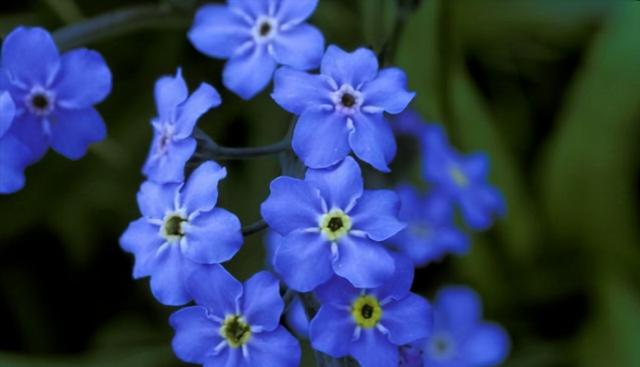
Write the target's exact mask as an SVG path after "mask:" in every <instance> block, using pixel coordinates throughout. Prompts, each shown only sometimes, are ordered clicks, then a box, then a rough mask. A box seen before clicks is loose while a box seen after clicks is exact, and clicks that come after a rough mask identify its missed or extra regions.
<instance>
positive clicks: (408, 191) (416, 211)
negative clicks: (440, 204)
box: [395, 184, 423, 222]
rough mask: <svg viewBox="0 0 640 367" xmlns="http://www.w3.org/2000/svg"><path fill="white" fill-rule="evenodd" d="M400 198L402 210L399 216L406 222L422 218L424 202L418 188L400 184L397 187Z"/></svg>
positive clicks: (396, 190)
mask: <svg viewBox="0 0 640 367" xmlns="http://www.w3.org/2000/svg"><path fill="white" fill-rule="evenodd" d="M395 192H396V194H398V198H400V211H399V212H398V217H399V218H400V219H401V220H403V221H406V222H413V221H415V220H418V219H420V220H421V219H422V215H421V214H422V209H423V203H422V200H421V199H422V198H421V195H420V194H419V193H418V190H417V189H416V188H415V187H413V186H411V185H407V184H401V185H398V186H397V187H396V188H395Z"/></svg>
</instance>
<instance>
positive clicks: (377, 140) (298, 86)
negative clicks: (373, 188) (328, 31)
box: [272, 46, 415, 172]
mask: <svg viewBox="0 0 640 367" xmlns="http://www.w3.org/2000/svg"><path fill="white" fill-rule="evenodd" d="M414 96H415V93H412V92H409V91H408V90H407V77H406V75H405V73H404V72H403V71H402V70H400V69H398V68H385V69H382V70H379V65H378V59H377V57H376V55H375V54H374V53H373V52H372V51H371V50H368V49H364V48H361V49H358V50H356V51H354V52H352V53H347V52H345V51H343V50H342V49H340V48H338V47H336V46H329V48H328V49H327V52H326V53H325V55H324V57H323V59H322V65H321V67H320V75H315V74H308V73H305V72H302V71H297V70H293V69H291V68H281V69H279V70H278V71H277V72H276V76H275V79H274V91H273V94H272V97H273V99H274V100H275V101H276V102H277V103H278V104H279V105H280V106H281V107H282V108H284V109H285V110H287V111H289V112H291V113H293V114H296V115H298V116H299V117H298V122H297V124H296V127H295V130H294V132H293V139H292V145H293V150H294V151H295V152H296V154H297V155H298V156H299V157H300V158H301V159H302V161H303V162H304V164H305V165H306V166H307V167H310V168H326V167H329V166H332V165H334V164H336V163H338V162H340V161H341V160H343V159H344V158H345V157H346V156H347V155H348V154H349V152H350V151H352V150H353V152H354V154H355V155H356V156H357V157H358V158H360V159H362V160H363V161H365V162H367V163H369V164H370V165H372V166H373V167H374V168H376V169H377V170H380V171H383V172H389V171H390V169H389V163H390V162H391V161H392V160H393V158H394V157H395V155H396V141H395V137H394V136H393V132H392V130H391V127H390V124H389V122H388V121H387V119H386V118H385V113H389V114H397V113H400V112H402V111H403V110H404V109H405V108H406V107H407V105H408V104H409V102H411V100H412V99H413V97H414Z"/></svg>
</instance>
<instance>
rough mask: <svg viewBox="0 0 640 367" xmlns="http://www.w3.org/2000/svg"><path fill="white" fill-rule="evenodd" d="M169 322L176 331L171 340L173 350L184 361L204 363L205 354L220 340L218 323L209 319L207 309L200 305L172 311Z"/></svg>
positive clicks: (209, 352)
mask: <svg viewBox="0 0 640 367" xmlns="http://www.w3.org/2000/svg"><path fill="white" fill-rule="evenodd" d="M169 323H170V324H171V327H173V328H174V330H175V332H176V334H175V336H174V337H173V340H172V342H171V345H172V347H173V351H174V352H175V353H176V356H178V358H180V359H181V360H182V361H184V362H189V363H198V364H202V363H204V361H205V360H206V356H207V355H209V354H211V351H212V350H213V349H214V348H215V347H216V346H217V345H218V344H220V342H222V337H221V336H220V332H219V331H218V329H219V328H220V325H216V324H215V323H214V322H213V321H212V320H211V319H209V318H208V317H207V310H206V309H205V308H203V307H201V306H192V307H185V308H183V309H181V310H178V311H176V312H174V313H173V314H172V315H171V317H170V318H169Z"/></svg>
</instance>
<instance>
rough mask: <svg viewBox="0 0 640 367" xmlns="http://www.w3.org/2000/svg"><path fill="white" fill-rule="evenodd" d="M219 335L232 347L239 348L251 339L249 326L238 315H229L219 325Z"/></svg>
mask: <svg viewBox="0 0 640 367" xmlns="http://www.w3.org/2000/svg"><path fill="white" fill-rule="evenodd" d="M220 335H221V336H222V337H223V338H224V339H225V340H226V341H227V343H228V344H229V346H231V347H232V348H240V347H241V346H243V345H245V344H247V342H248V341H249V339H251V327H250V326H249V324H247V322H246V321H245V320H244V318H242V316H239V315H229V316H227V317H226V318H225V319H224V322H223V323H222V326H221V327H220Z"/></svg>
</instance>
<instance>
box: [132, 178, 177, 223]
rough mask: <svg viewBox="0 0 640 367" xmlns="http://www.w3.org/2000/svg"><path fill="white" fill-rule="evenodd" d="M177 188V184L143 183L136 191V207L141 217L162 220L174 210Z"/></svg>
mask: <svg viewBox="0 0 640 367" xmlns="http://www.w3.org/2000/svg"><path fill="white" fill-rule="evenodd" d="M178 188H179V185H178V184H159V183H155V182H152V181H146V182H144V183H143V184H142V185H141V186H140V191H138V207H139V208H140V211H141V212H142V215H143V216H144V217H145V218H148V219H164V216H165V215H166V214H167V213H168V212H171V211H173V210H174V209H175V208H174V206H173V204H174V200H175V196H176V194H177V192H178Z"/></svg>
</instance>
